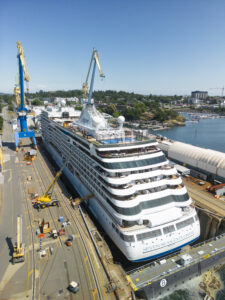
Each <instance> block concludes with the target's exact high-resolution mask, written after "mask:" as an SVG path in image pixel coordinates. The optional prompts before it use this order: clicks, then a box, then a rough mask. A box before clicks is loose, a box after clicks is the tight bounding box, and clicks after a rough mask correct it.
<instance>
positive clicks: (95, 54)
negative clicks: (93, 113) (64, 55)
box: [82, 49, 105, 104]
mask: <svg viewBox="0 0 225 300" xmlns="http://www.w3.org/2000/svg"><path fill="white" fill-rule="evenodd" d="M93 61H94V66H93V69H92V77H91V86H90V90H89V87H88V79H89V75H90V71H91V67H92V63H93ZM96 64H97V66H98V70H99V73H100V77H102V78H104V77H105V75H104V74H103V73H102V68H101V64H100V60H99V56H98V52H97V50H96V49H93V52H92V56H91V62H90V65H89V68H88V73H87V77H86V81H85V83H84V84H83V86H82V92H83V96H84V99H86V98H87V96H88V102H87V103H88V104H91V98H92V92H93V86H94V77H95V68H96Z"/></svg>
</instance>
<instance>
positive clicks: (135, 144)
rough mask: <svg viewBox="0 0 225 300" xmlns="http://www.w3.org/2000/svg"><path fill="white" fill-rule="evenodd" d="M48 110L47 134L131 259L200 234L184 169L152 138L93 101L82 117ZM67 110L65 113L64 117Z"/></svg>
mask: <svg viewBox="0 0 225 300" xmlns="http://www.w3.org/2000/svg"><path fill="white" fill-rule="evenodd" d="M66 117H67V118H66V126H67V127H64V126H63V125H64V124H63V122H64V121H63V120H64V118H63V115H62V118H61V121H60V122H58V121H56V120H54V119H53V116H52V115H50V113H49V112H48V111H44V112H43V113H42V115H41V128H42V138H43V142H44V145H45V147H46V148H47V150H48V152H50V154H51V156H52V158H53V159H54V160H55V161H56V163H57V164H58V165H59V166H61V165H62V164H63V162H65V160H66V159H67V158H68V157H69V156H71V157H70V161H69V162H68V163H67V166H66V167H65V168H64V174H65V175H66V177H67V178H68V180H69V181H70V183H71V184H72V185H73V186H74V188H75V189H76V190H77V192H78V193H79V194H80V196H81V197H85V196H88V195H90V194H92V195H93V197H92V198H90V199H89V200H86V204H87V205H88V207H89V209H90V211H91V212H92V213H93V215H94V216H95V218H96V220H97V221H98V222H99V223H100V224H101V226H102V227H103V229H104V230H105V232H106V233H107V234H108V236H109V237H110V238H111V239H112V240H113V242H114V243H115V244H116V246H117V247H118V248H119V249H120V250H121V252H122V253H123V254H124V255H125V256H126V257H127V259H128V260H130V261H135V262H138V261H144V260H149V259H153V258H156V257H158V256H161V255H165V254H168V253H170V252H173V251H176V250H178V249H180V248H181V247H184V246H185V245H188V244H190V243H192V242H194V241H195V240H196V239H198V237H199V235H200V224H199V219H198V216H197V214H196V210H195V208H194V207H193V206H192V199H191V198H190V197H189V195H188V193H187V190H186V188H185V186H184V185H183V183H182V179H181V177H180V176H179V175H178V173H177V170H176V169H175V168H174V167H173V166H171V165H170V164H169V161H168V160H167V158H166V157H165V155H164V154H163V152H162V151H161V150H160V149H159V148H158V145H157V142H156V141H155V140H151V139H147V138H146V137H143V136H140V135H139V136H138V135H135V134H133V133H132V131H131V130H127V129H125V128H123V122H124V118H123V117H119V118H118V126H115V128H114V127H110V126H109V124H108V121H107V120H105V119H104V117H103V115H102V114H101V113H100V112H98V111H97V110H96V108H95V105H94V104H93V101H92V103H90V102H89V103H88V104H86V106H85V107H84V108H83V111H82V113H81V115H80V118H79V119H78V121H76V122H75V121H71V123H70V124H69V123H68V120H69V116H68V115H67V116H66ZM58 119H59V116H57V120H58Z"/></svg>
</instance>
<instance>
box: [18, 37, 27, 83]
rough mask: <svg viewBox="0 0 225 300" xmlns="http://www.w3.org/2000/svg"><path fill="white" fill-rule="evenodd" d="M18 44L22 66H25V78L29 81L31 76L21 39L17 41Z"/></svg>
mask: <svg viewBox="0 0 225 300" xmlns="http://www.w3.org/2000/svg"><path fill="white" fill-rule="evenodd" d="M16 45H17V48H18V55H19V56H20V60H21V63H22V67H23V72H24V80H25V81H26V82H29V81H30V77H29V75H28V72H27V65H26V61H25V57H24V53H23V47H22V45H21V42H20V41H17V43H16Z"/></svg>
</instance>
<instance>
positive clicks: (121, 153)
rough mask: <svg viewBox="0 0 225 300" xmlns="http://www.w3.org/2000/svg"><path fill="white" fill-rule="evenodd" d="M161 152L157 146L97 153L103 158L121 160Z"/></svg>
mask: <svg viewBox="0 0 225 300" xmlns="http://www.w3.org/2000/svg"><path fill="white" fill-rule="evenodd" d="M160 151H161V150H160V149H159V148H158V147H156V146H149V147H145V148H144V147H143V148H134V149H123V150H119V149H118V150H111V151H97V154H98V156H100V157H102V158H121V157H129V156H139V155H145V154H149V153H157V152H160Z"/></svg>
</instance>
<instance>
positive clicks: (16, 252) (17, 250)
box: [12, 216, 24, 264]
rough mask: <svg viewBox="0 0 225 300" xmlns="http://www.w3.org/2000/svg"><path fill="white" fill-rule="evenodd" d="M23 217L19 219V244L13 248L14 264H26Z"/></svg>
mask: <svg viewBox="0 0 225 300" xmlns="http://www.w3.org/2000/svg"><path fill="white" fill-rule="evenodd" d="M22 239H23V237H22V216H18V217H17V242H16V243H15V245H14V247H13V258H12V262H13V264H14V263H18V262H24V244H22Z"/></svg>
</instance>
